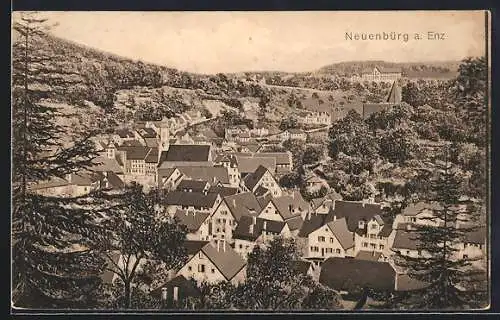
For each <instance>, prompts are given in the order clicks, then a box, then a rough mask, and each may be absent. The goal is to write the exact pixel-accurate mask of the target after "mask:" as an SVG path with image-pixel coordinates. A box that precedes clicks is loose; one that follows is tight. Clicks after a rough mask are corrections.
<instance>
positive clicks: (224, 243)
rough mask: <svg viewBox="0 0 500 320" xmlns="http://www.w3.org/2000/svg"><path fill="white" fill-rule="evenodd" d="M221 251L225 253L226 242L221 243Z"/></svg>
mask: <svg viewBox="0 0 500 320" xmlns="http://www.w3.org/2000/svg"><path fill="white" fill-rule="evenodd" d="M222 251H224V252H226V240H224V242H222Z"/></svg>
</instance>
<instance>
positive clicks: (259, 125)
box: [250, 122, 269, 137]
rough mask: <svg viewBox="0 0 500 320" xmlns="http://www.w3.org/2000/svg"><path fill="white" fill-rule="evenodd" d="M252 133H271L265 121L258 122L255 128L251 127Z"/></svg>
mask: <svg viewBox="0 0 500 320" xmlns="http://www.w3.org/2000/svg"><path fill="white" fill-rule="evenodd" d="M250 134H251V135H253V136H258V137H262V136H267V135H268V134H269V129H267V128H266V126H265V125H264V124H263V123H261V122H257V123H255V124H254V125H253V128H252V129H250Z"/></svg>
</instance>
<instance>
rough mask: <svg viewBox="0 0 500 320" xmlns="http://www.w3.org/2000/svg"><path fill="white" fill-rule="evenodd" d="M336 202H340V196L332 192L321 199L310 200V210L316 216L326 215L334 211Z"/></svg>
mask: <svg viewBox="0 0 500 320" xmlns="http://www.w3.org/2000/svg"><path fill="white" fill-rule="evenodd" d="M337 200H342V196H341V195H340V194H338V193H337V192H336V191H335V190H333V191H331V192H330V193H328V194H327V195H326V196H324V197H322V198H316V199H312V200H311V209H312V211H313V212H314V213H316V214H328V213H329V212H330V211H331V210H333V209H335V201H337Z"/></svg>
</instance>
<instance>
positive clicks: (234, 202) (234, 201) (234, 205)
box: [233, 198, 236, 208]
mask: <svg viewBox="0 0 500 320" xmlns="http://www.w3.org/2000/svg"><path fill="white" fill-rule="evenodd" d="M233 207H235V208H236V199H234V198H233Z"/></svg>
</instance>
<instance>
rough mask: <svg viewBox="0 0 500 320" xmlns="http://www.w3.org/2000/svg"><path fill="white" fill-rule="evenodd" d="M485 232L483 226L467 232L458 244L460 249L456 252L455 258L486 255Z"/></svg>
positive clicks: (473, 257)
mask: <svg viewBox="0 0 500 320" xmlns="http://www.w3.org/2000/svg"><path fill="white" fill-rule="evenodd" d="M487 232H488V231H487V228H486V227H485V226H480V227H477V228H476V229H475V230H474V229H473V230H471V231H469V232H467V233H466V237H465V239H464V241H463V244H460V245H459V248H460V250H459V251H458V252H457V258H459V259H478V258H482V257H486V256H487V254H486V241H487V240H486V239H487Z"/></svg>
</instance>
